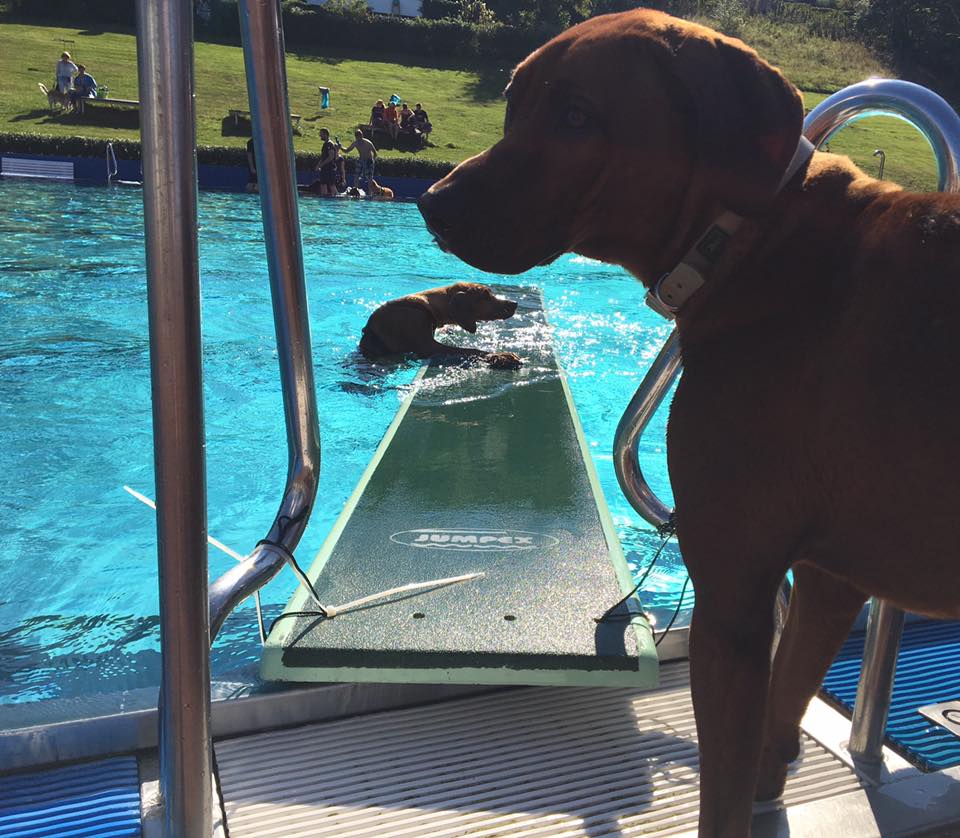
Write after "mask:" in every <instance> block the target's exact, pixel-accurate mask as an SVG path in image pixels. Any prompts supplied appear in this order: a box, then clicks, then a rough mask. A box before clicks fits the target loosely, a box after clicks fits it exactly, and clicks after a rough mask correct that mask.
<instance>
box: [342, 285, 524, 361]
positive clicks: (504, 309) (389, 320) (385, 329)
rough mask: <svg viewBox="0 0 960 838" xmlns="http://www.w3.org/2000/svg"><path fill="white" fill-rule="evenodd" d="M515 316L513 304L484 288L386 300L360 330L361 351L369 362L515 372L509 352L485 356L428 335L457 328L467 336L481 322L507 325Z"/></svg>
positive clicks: (443, 289) (468, 287)
mask: <svg viewBox="0 0 960 838" xmlns="http://www.w3.org/2000/svg"><path fill="white" fill-rule="evenodd" d="M516 310H517V304H516V303H515V302H513V301H512V300H505V299H503V298H501V297H497V296H496V295H495V294H494V293H493V292H492V291H491V290H490V289H489V288H487V286H486V285H479V284H477V283H476V282H458V283H456V284H455V285H444V286H442V287H441V288H430V289H428V290H427V291H421V292H420V293H419V294H410V295H409V296H407V297H401V298H400V299H398V300H390V301H389V302H387V303H384V304H383V305H382V306H380V308H378V309H377V310H376V311H374V312H373V314H371V315H370V319H369V320H367V325H366V326H364V327H363V336H362V337H361V338H360V351H361V352H362V353H363V354H364V356H365V357H367V358H370V359H371V360H372V359H376V358H381V357H383V356H385V355H404V354H410V353H412V354H414V355H416V356H417V357H418V358H455V359H466V358H475V359H477V360H482V361H484V362H486V363H487V364H489V365H490V366H492V367H500V368H504V369H515V368H516V367H519V366H520V358H519V357H517V356H516V355H514V354H513V353H512V352H484V351H483V350H481V349H470V348H467V347H462V346H451V345H450V344H447V343H440V342H439V341H437V340H436V339H435V338H434V336H433V333H434V332H435V331H436V330H437V329H439V328H441V327H442V326H450V325H456V326H460V327H461V328H462V329H466V330H467V331H468V332H470V334H473V333H475V332H476V331H477V322H478V321H481V320H506V319H507V318H508V317H512V316H513V314H514V312H515V311H516Z"/></svg>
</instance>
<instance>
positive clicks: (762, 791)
mask: <svg viewBox="0 0 960 838" xmlns="http://www.w3.org/2000/svg"><path fill="white" fill-rule="evenodd" d="M789 765H790V764H789V763H788V762H786V761H785V760H782V759H780V757H778V756H777V755H776V754H775V753H773V752H772V751H771V750H769V749H768V748H764V749H763V756H762V757H761V759H760V774H759V776H758V778H757V788H756V791H755V792H754V795H753V799H754V800H756V801H757V802H758V803H759V802H763V801H766V800H776V799H777V798H778V797H780V796H781V795H782V794H783V787H784V786H785V785H786V783H787V770H788V768H789Z"/></svg>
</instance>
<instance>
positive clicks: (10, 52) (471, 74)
mask: <svg viewBox="0 0 960 838" xmlns="http://www.w3.org/2000/svg"><path fill="white" fill-rule="evenodd" d="M742 36H743V38H744V40H746V41H747V42H748V43H751V44H752V45H754V46H755V47H756V48H757V49H758V51H759V52H760V53H761V54H762V55H764V57H766V58H767V59H768V60H770V61H771V62H772V63H774V64H776V65H777V66H780V67H781V68H782V69H783V70H784V72H785V73H786V74H787V76H788V77H789V78H791V79H792V80H793V81H794V82H795V83H797V84H798V85H799V86H801V87H802V88H804V89H806V90H820V91H829V90H836V89H839V88H841V87H843V86H845V85H847V84H850V83H852V82H855V81H859V80H861V79H863V78H865V77H867V76H869V75H876V74H879V75H889V72H887V71H885V68H884V67H883V66H882V65H881V64H879V63H878V62H877V61H876V60H875V59H874V58H872V57H871V56H870V54H869V53H868V52H867V51H866V50H865V49H864V48H863V47H861V46H860V45H857V44H849V43H839V42H835V41H828V40H826V39H822V38H813V37H810V36H807V35H804V34H803V33H802V31H801V30H799V29H798V28H796V27H783V26H773V25H772V24H770V23H769V21H766V20H756V19H750V20H748V22H747V26H746V29H745V30H744V32H743V33H742ZM64 48H66V49H68V50H69V51H70V53H71V54H72V56H73V58H74V60H75V61H80V62H83V63H85V64H86V65H87V68H88V70H89V71H90V72H91V73H92V75H93V76H94V77H95V78H96V79H97V82H98V83H99V84H101V85H103V84H106V85H108V86H109V88H110V95H111V96H112V97H117V98H129V99H136V98H137V96H138V90H137V61H136V41H135V38H134V36H133V35H132V34H129V33H121V32H105V31H104V32H100V31H97V30H93V29H87V30H77V29H71V28H61V27H51V26H39V25H26V24H14V23H0V77H2V78H3V79H4V82H5V83H4V85H3V87H2V88H0V131H16V132H21V133H42V134H49V135H59V136H64V135H71V136H72V135H80V136H86V137H93V138H101V139H116V138H120V139H130V140H136V139H138V137H139V134H138V130H137V127H136V122H135V121H133V119H132V116H131V115H130V114H126V113H124V112H122V111H116V112H115V113H112V112H111V111H102V110H101V111H94V110H93V109H91V110H90V111H89V112H88V114H87V115H85V116H84V117H83V118H82V119H81V118H80V117H76V116H71V115H66V116H60V115H55V114H51V113H50V112H49V111H48V109H47V103H46V99H45V98H44V97H43V96H42V95H41V93H40V90H39V88H38V87H37V83H38V82H44V83H45V84H47V85H50V84H51V83H52V81H53V75H54V64H55V63H56V60H57V57H58V56H59V54H60V52H61V51H62V50H63V49H64ZM195 66H196V92H197V141H198V143H199V144H200V145H208V146H242V145H243V144H244V143H245V142H246V138H245V137H243V136H235V135H232V130H233V129H232V126H231V125H230V124H229V120H228V113H229V111H230V110H231V109H233V108H238V109H246V107H247V96H246V85H245V82H244V75H243V54H242V52H241V50H240V48H239V47H234V46H226V45H222V44H212V43H197V45H196V63H195ZM510 69H511V68H510V67H509V66H507V65H500V64H494V63H490V64H486V65H482V66H477V67H473V68H468V69H456V68H452V67H444V66H442V65H439V64H437V65H434V66H423V65H422V64H414V63H405V62H404V61H401V60H396V59H395V60H381V59H374V58H372V57H370V56H363V55H361V54H359V53H352V54H350V55H342V56H334V55H323V56H320V55H311V54H293V53H290V54H288V55H287V78H288V85H289V93H290V106H291V110H292V111H293V112H294V113H299V114H301V115H302V117H303V119H302V121H301V123H300V132H301V135H300V136H295V137H294V144H295V146H296V148H297V150H298V151H304V152H313V153H315V152H317V151H319V147H320V141H319V130H320V128H321V127H324V126H325V127H327V128H329V129H330V131H331V133H332V134H333V135H334V136H339V137H341V139H342V140H344V141H347V140H348V139H349V138H350V137H351V136H352V133H353V128H354V127H355V126H356V124H357V123H358V122H363V121H366V119H367V117H368V115H369V112H370V106H371V105H372V104H373V102H374V101H375V100H376V99H378V98H383V99H386V98H387V97H388V96H389V95H390V94H391V93H397V94H399V95H400V96H401V97H402V98H403V99H405V100H406V101H408V102H410V104H411V106H412V105H413V103H415V102H418V101H419V102H422V103H423V105H424V107H425V108H426V109H427V110H428V111H429V113H430V116H431V120H432V121H433V124H434V132H433V134H432V135H431V141H432V142H433V143H435V146H434V147H433V148H427V149H425V150H423V151H421V152H418V153H417V155H416V156H417V157H418V158H421V159H426V160H439V161H452V162H457V161H460V160H463V159H465V158H466V157H469V156H470V155H472V154H476V153H477V152H479V151H481V150H483V149H484V148H486V147H487V146H489V145H490V144H492V143H493V142H495V141H496V139H497V137H498V136H499V135H500V132H501V130H502V125H503V112H504V105H503V101H502V99H501V98H500V93H501V91H502V89H503V87H504V85H505V84H506V81H507V79H508V76H509V72H510ZM319 85H323V86H324V87H329V88H330V90H331V104H332V107H331V108H330V109H329V110H326V111H319V110H318V97H317V87H318V86H319ZM823 98H824V97H823V95H822V94H818V93H813V92H805V93H804V100H805V104H806V105H807V107H812V106H813V105H815V104H816V103H817V102H819V101H820V100H821V99H823ZM345 144H346V142H345ZM830 145H831V150H834V151H839V152H841V153H844V154H850V155H851V156H852V157H853V158H854V160H855V161H856V162H857V163H858V165H861V166H862V167H863V168H864V169H865V170H866V171H868V172H871V173H875V172H876V166H877V160H876V159H875V158H873V157H872V154H873V151H874V150H875V149H876V148H878V147H880V148H883V149H884V151H885V152H886V155H887V158H886V171H885V176H886V177H888V178H890V179H893V180H897V181H898V182H899V183H902V184H904V185H905V186H908V187H910V188H919V189H932V188H934V187H935V176H934V172H935V166H934V163H933V156H932V154H931V152H930V150H929V148H928V146H927V144H926V142H925V141H924V140H923V139H922V138H921V137H920V135H919V134H917V133H916V132H915V131H913V130H912V129H911V128H910V127H909V126H907V125H905V124H904V123H902V122H900V121H898V120H892V119H882V118H873V119H869V120H864V121H861V122H859V123H857V124H856V125H854V126H851V127H850V128H848V129H845V130H844V131H843V132H842V133H841V135H840V136H838V137H837V138H836V139H834V140H832V141H831V144H830ZM384 154H385V155H387V156H393V155H404V154H406V155H409V153H404V152H390V151H385V152H384Z"/></svg>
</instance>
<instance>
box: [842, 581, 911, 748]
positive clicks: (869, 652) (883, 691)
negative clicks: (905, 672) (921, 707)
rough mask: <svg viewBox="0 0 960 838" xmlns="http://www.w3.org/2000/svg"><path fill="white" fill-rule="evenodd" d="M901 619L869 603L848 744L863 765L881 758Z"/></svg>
mask: <svg viewBox="0 0 960 838" xmlns="http://www.w3.org/2000/svg"><path fill="white" fill-rule="evenodd" d="M903 616H904V615H903V612H902V611H901V610H900V609H899V608H896V607H895V606H893V605H891V604H890V603H889V602H886V601H884V600H878V599H873V600H871V601H870V614H869V616H868V618H867V636H866V640H865V642H864V648H863V668H862V669H861V670H860V682H859V683H858V684H857V702H856V704H855V705H854V707H853V720H852V730H851V735H850V745H849V748H850V754H851V755H852V756H853V757H855V758H856V759H858V760H862V761H863V762H868V763H876V762H879V761H880V760H881V759H882V751H883V731H884V729H885V728H886V726H887V716H888V715H889V714H890V699H891V697H892V696H893V675H894V672H895V671H896V668H897V651H898V650H899V648H900V636H901V634H902V633H903Z"/></svg>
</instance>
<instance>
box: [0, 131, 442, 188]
mask: <svg viewBox="0 0 960 838" xmlns="http://www.w3.org/2000/svg"><path fill="white" fill-rule="evenodd" d="M108 142H112V143H113V150H114V153H115V154H116V155H117V158H118V159H120V160H139V159H140V143H139V142H137V141H135V140H95V139H91V138H89V137H49V136H46V135H44V134H20V133H13V132H0V153H7V154H9V153H14V154H49V155H58V156H61V157H100V158H102V157H104V155H106V153H107V143H108ZM318 160H319V155H317V154H297V168H298V169H307V168H312V167H313V166H315V165H316V163H317V161H318ZM197 162H198V163H203V164H205V165H211V166H243V167H244V168H246V165H247V156H246V149H245V148H228V147H225V146H198V147H197ZM455 165H456V164H455V163H447V162H442V161H438V160H417V159H410V158H405V157H401V158H394V157H382V158H380V159H378V160H377V171H378V172H380V173H381V174H383V175H386V176H387V177H411V178H425V179H428V180H439V179H440V178H442V177H443V176H444V175H445V174H447V172H449V171H450V170H451V169H452V168H453V167H454V166H455Z"/></svg>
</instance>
